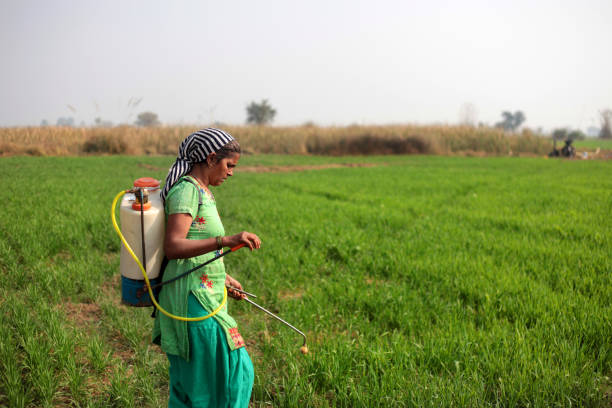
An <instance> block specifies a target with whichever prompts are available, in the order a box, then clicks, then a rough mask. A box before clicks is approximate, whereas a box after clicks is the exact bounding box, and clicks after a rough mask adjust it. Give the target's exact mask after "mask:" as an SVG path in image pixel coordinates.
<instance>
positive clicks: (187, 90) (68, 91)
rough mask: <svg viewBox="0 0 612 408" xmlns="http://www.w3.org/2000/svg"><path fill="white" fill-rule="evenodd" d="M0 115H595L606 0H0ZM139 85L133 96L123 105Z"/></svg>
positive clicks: (235, 119)
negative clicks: (253, 108)
mask: <svg viewBox="0 0 612 408" xmlns="http://www.w3.org/2000/svg"><path fill="white" fill-rule="evenodd" d="M0 61H1V62H0V90H1V93H0V126H15V125H38V124H40V122H41V120H43V119H46V120H47V121H49V123H51V124H55V123H56V121H57V119H58V118H59V117H69V116H72V117H74V119H75V121H76V123H77V124H79V123H81V122H85V123H86V124H88V125H89V124H92V123H93V121H94V118H96V117H100V118H102V119H103V120H108V121H112V122H114V123H115V124H117V123H120V122H128V123H133V122H134V120H135V119H136V116H137V114H138V113H139V112H142V111H145V110H151V111H154V112H156V113H157V114H158V115H159V117H160V119H161V121H162V122H164V123H185V124H203V123H209V122H212V121H220V122H223V123H228V124H242V123H244V122H245V119H246V113H245V108H246V105H247V104H248V103H249V102H250V101H253V100H256V101H259V100H261V99H264V98H266V99H268V100H269V102H270V104H271V105H272V106H273V107H275V108H276V109H277V115H276V120H275V122H274V123H275V124H277V125H295V124H302V123H304V122H306V121H312V122H314V123H316V124H320V125H347V124H353V123H358V124H388V123H418V124H429V123H447V124H454V123H457V122H459V120H460V111H461V109H462V106H466V104H472V105H471V106H473V107H475V111H476V120H477V121H482V122H485V123H489V124H493V123H495V122H496V121H498V120H500V118H501V115H500V113H501V111H502V110H512V111H515V110H518V109H520V110H522V111H523V112H524V113H525V115H526V117H527V122H526V125H528V126H531V127H540V126H541V127H544V128H545V129H550V128H553V127H561V126H571V127H578V128H582V129H585V128H586V127H588V126H591V125H598V111H599V110H601V109H603V108H612V1H610V0H601V1H598V0H580V1H573V0H571V1H569V0H568V1H565V0H555V1H538V0H531V1H523V0H519V1H507V0H504V1H498V0H486V1H485V0H483V1H479V0H461V1H439V0H433V1H409V0H407V1H380V0H379V1H333V0H327V1H320V0H310V1H308V2H292V1H266V0H258V1H204V0H200V1H169V0H168V1H131V0H121V1H111V0H104V1H99V0H97V1H93V0H71V1H51V0H40V1H20V0H12V1H10V0H0ZM140 98H142V101H141V102H140V104H139V105H138V106H136V107H134V106H128V105H130V104H129V102H130V100H131V101H132V102H133V101H134V100H136V99H140Z"/></svg>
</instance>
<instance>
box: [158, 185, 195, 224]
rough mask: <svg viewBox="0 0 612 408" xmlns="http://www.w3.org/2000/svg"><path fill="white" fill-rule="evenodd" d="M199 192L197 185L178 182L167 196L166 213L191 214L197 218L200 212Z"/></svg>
mask: <svg viewBox="0 0 612 408" xmlns="http://www.w3.org/2000/svg"><path fill="white" fill-rule="evenodd" d="M199 197H200V196H199V194H198V190H197V187H196V186H194V185H193V184H191V183H187V182H181V181H179V182H177V183H176V184H175V185H174V186H172V188H171V189H170V191H169V192H168V196H167V197H166V206H165V207H166V215H170V214H189V215H191V218H195V216H196V215H197V212H198V203H199V200H200V198H199Z"/></svg>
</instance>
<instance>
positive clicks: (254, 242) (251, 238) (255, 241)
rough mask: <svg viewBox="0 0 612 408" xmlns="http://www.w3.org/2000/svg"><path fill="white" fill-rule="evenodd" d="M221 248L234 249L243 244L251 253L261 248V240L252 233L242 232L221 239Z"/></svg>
mask: <svg viewBox="0 0 612 408" xmlns="http://www.w3.org/2000/svg"><path fill="white" fill-rule="evenodd" d="M222 242H223V246H228V247H230V248H234V247H235V246H237V245H240V244H245V245H246V246H248V247H249V249H250V250H251V251H252V250H254V249H259V248H261V240H260V239H259V237H258V236H257V235H255V234H253V233H252V232H247V231H242V232H241V233H239V234H236V235H228V236H226V237H223V239H222Z"/></svg>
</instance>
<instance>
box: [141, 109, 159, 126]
mask: <svg viewBox="0 0 612 408" xmlns="http://www.w3.org/2000/svg"><path fill="white" fill-rule="evenodd" d="M135 123H136V126H144V127H151V126H157V125H159V124H160V122H159V119H158V118H157V113H153V112H142V113H139V114H138V118H137V119H136V122H135Z"/></svg>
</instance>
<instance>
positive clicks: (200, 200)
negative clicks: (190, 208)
mask: <svg viewBox="0 0 612 408" xmlns="http://www.w3.org/2000/svg"><path fill="white" fill-rule="evenodd" d="M183 180H185V181H188V182H190V183H191V184H193V185H194V186H195V188H196V190H198V211H196V215H197V213H199V212H200V207H201V206H202V204H203V203H204V201H203V197H202V190H201V189H200V186H199V185H198V183H196V182H195V180H193V179H192V178H191V176H186V177H183Z"/></svg>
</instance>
